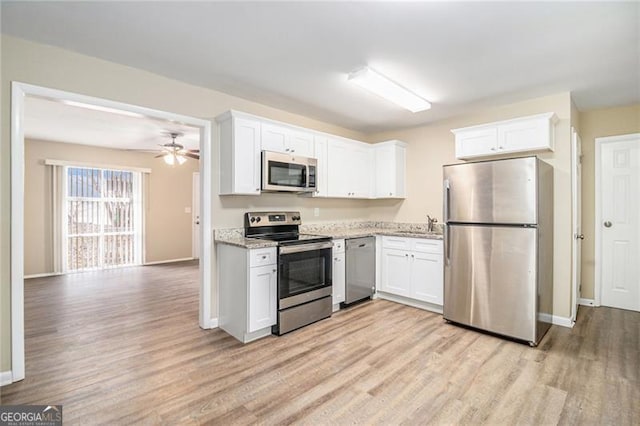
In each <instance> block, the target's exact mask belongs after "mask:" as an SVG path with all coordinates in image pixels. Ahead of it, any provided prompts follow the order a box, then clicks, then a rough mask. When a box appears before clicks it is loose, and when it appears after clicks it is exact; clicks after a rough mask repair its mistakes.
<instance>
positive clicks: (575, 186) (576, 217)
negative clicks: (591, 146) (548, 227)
mask: <svg viewBox="0 0 640 426" xmlns="http://www.w3.org/2000/svg"><path fill="white" fill-rule="evenodd" d="M581 145H582V140H581V139H580V135H579V134H578V132H577V131H576V129H574V128H573V127H572V128H571V205H572V206H571V207H572V212H571V228H572V231H573V232H572V233H571V234H572V236H573V241H572V254H571V263H572V268H571V269H572V271H571V272H572V273H571V284H572V295H573V298H572V300H571V321H573V322H574V323H575V321H576V318H577V316H578V304H579V302H580V297H581V294H580V293H581V292H580V286H581V283H580V280H578V275H580V274H579V273H578V272H579V270H580V268H581V267H582V261H581V258H582V256H580V258H578V255H577V253H576V252H577V248H578V247H580V244H582V241H579V240H578V239H579V236H578V232H580V233H581V234H582V214H581V213H580V211H581V210H582V206H581V204H582V199H581V198H582V197H580V198H579V195H580V193H581V191H582V183H581V182H580V180H581V179H582V173H580V176H578V172H577V168H578V164H580V163H581V162H582V160H581V157H582V148H581ZM578 222H580V223H578ZM578 226H579V227H580V229H579V231H578V229H577V228H578Z"/></svg>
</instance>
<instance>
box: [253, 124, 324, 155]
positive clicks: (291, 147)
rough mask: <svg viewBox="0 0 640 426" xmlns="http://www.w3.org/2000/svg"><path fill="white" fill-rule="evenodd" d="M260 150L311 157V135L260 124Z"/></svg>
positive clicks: (273, 125)
mask: <svg viewBox="0 0 640 426" xmlns="http://www.w3.org/2000/svg"><path fill="white" fill-rule="evenodd" d="M262 149H263V150H265V151H275V152H282V153H284V154H297V155H302V156H304V157H312V156H313V133H312V132H305V131H300V130H296V129H293V128H291V127H287V126H281V125H278V124H273V123H262Z"/></svg>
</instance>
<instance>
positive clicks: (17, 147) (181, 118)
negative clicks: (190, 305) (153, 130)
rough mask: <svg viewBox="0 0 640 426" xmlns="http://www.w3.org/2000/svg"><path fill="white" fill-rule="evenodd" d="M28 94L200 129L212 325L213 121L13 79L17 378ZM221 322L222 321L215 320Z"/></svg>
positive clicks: (203, 314) (206, 292)
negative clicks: (25, 121) (125, 112)
mask: <svg viewBox="0 0 640 426" xmlns="http://www.w3.org/2000/svg"><path fill="white" fill-rule="evenodd" d="M27 95H33V96H42V97H47V98H50V99H57V100H69V101H76V102H82V103H85V104H90V105H97V106H102V107H107V108H113V109H119V110H123V111H129V112H133V113H137V114H141V115H143V116H146V117H153V118H158V119H162V120H169V121H174V122H179V123H183V124H186V125H190V126H195V127H199V128H200V189H201V194H202V195H201V202H200V210H201V211H200V232H201V241H200V301H199V318H198V322H199V324H200V327H202V328H211V326H210V324H211V323H212V321H213V319H211V285H212V283H211V277H212V267H213V265H212V262H211V260H212V250H213V238H212V235H213V232H212V211H211V210H212V196H213V188H212V168H213V155H212V148H213V147H212V144H211V142H212V141H211V138H212V135H211V128H212V123H211V121H210V120H203V119H200V118H195V117H190V116H186V115H181V114H174V113H171V112H166V111H160V110H155V109H151V108H145V107H141V106H137V105H131V104H126V103H122V102H116V101H110V100H107V99H102V98H96V97H93V96H87V95H81V94H78V93H72V92H66V91H62V90H57V89H50V88H47V87H42V86H35V85H32V84H26V83H20V82H17V81H13V82H11V216H10V226H11V232H10V239H11V243H10V247H11V252H10V277H11V278H10V279H11V370H12V371H11V374H12V376H11V377H12V380H13V381H18V380H22V379H24V377H25V365H24V357H25V354H24V99H25V96H27ZM215 321H216V323H217V319H216V320H215Z"/></svg>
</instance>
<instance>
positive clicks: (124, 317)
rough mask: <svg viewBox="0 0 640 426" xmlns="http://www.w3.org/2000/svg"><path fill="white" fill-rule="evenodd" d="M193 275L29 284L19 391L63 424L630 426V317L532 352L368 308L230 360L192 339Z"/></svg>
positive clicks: (603, 317) (167, 272)
mask: <svg viewBox="0 0 640 426" xmlns="http://www.w3.org/2000/svg"><path fill="white" fill-rule="evenodd" d="M196 279H197V269H196V267H195V266H194V264H193V263H184V264H173V265H165V266H152V267H141V268H130V269H126V270H112V271H105V272H100V273H92V274H76V275H71V276H68V277H55V278H47V279H33V280H29V281H27V283H26V285H25V303H26V305H25V316H26V318H25V323H26V335H27V338H26V348H27V359H26V367H27V378H26V379H25V380H24V381H22V382H19V383H15V384H12V385H10V386H7V387H4V388H2V389H1V391H0V392H1V398H2V403H3V404H20V403H34V404H35V403H37V404H63V405H64V409H63V413H64V419H65V424H98V423H102V424H112V425H113V424H131V423H143V424H159V423H162V424H192V423H214V424H225V425H226V424H248V423H260V424H290V423H300V424H309V425H321V424H339V425H342V424H384V425H387V424H474V425H475V424H509V425H511V424H558V423H559V424H576V425H590V424H594V425H595V424H598V425H599V424H612V425H624V424H629V425H630V424H638V422H639V421H640V313H636V312H628V311H622V310H616V309H608V308H585V307H582V308H581V309H580V312H579V318H578V323H577V325H576V327H575V328H573V329H571V330H570V329H566V328H561V327H556V326H554V327H552V328H551V330H550V331H549V333H548V334H547V336H546V337H545V338H544V340H543V341H542V342H541V345H540V346H539V347H538V348H535V349H532V348H529V347H528V346H526V345H523V344H519V343H514V342H511V341H507V340H502V339H499V338H496V337H492V336H488V335H485V334H481V333H477V332H474V331H470V330H467V329H464V328H460V327H457V326H454V325H449V324H445V323H444V322H443V320H442V317H441V316H439V315H436V314H433V313H429V312H425V311H422V310H418V309H414V308H410V307H406V306H402V305H398V304H395V303H392V302H387V301H382V300H377V301H374V302H370V303H366V304H363V305H360V306H357V307H354V308H352V309H349V310H346V311H341V312H339V313H336V314H334V316H333V317H332V318H331V319H327V320H324V321H321V322H319V323H316V324H314V325H311V326H309V327H306V328H304V329H301V330H298V331H296V332H293V333H290V334H288V335H286V336H282V337H268V338H266V339H262V340H260V341H257V342H254V343H251V344H248V345H241V344H240V343H238V342H237V341H235V340H234V339H233V338H231V337H229V336H227V335H226V334H225V333H224V332H222V331H220V330H217V329H216V330H201V329H199V328H198V321H197V317H198V302H197V301H198V285H197V281H196Z"/></svg>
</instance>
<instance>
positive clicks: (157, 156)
mask: <svg viewBox="0 0 640 426" xmlns="http://www.w3.org/2000/svg"><path fill="white" fill-rule="evenodd" d="M166 155H169V153H168V152H163V153H162V154H158V155H156V156H155V157H153V158H159V157H164V156H166Z"/></svg>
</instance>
